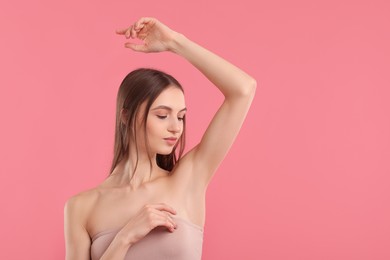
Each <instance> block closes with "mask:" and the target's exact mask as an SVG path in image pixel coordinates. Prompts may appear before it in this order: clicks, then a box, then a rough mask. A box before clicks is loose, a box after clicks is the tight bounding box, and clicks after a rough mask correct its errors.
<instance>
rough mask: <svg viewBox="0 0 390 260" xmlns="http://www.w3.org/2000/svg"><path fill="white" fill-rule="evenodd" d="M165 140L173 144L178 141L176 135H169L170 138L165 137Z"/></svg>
mask: <svg viewBox="0 0 390 260" xmlns="http://www.w3.org/2000/svg"><path fill="white" fill-rule="evenodd" d="M164 140H165V141H167V143H168V144H170V145H173V144H175V143H176V141H177V138H175V137H168V138H164Z"/></svg>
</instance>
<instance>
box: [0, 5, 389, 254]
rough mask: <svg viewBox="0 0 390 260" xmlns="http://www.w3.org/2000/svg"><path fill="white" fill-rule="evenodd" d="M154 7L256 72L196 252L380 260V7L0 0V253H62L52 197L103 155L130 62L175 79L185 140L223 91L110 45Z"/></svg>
mask: <svg viewBox="0 0 390 260" xmlns="http://www.w3.org/2000/svg"><path fill="white" fill-rule="evenodd" d="M142 16H152V17H156V18H158V19H159V20H161V21H162V22H163V23H165V24H167V25H168V26H170V27H171V28H172V29H174V30H176V31H179V32H181V33H183V34H185V35H186V36H187V37H188V38H190V39H192V40H193V41H195V42H197V43H199V44H201V45H203V46H204V47H206V48H208V49H210V50H211V51H214V52H215V53H217V54H219V55H221V56H222V57H223V58H225V59H227V60H228V61H230V62H232V63H233V64H235V65H237V66H239V67H240V68H242V69H243V70H245V71H246V72H248V73H249V74H250V75H252V76H253V77H254V78H256V79H257V82H258V90H257V93H256V97H255V99H254V101H253V106H252V109H251V110H250V111H249V114H248V117H247V119H246V121H245V123H244V126H243V128H242V130H241V133H240V135H239V136H238V138H237V140H236V142H235V143H234V145H233V147H232V149H231V151H230V152H229V154H228V155H227V157H226V159H225V161H224V162H223V164H222V165H221V167H220V168H219V170H218V172H217V174H216V176H215V177H214V179H213V180H212V182H211V184H210V186H209V189H208V192H207V219H206V226H205V237H204V246H203V248H204V252H203V259H209V260H212V259H228V260H229V259H267V260H279V259H291V260H295V259H297V260H298V259H299V260H303V259H335V260H336V259H337V260H338V259H343V260H345V259H354V260H360V259H362V260H363V259H370V260H371V259H376V260H382V259H383V260H384V259H390V221H389V220H390V189H389V186H390V185H389V184H390V177H389V173H390V162H389V158H390V148H389V145H390V140H389V134H390V105H389V97H390V96H389V94H390V90H389V87H390V76H389V67H390V48H389V46H390V30H389V25H390V18H389V17H390V4H389V2H388V1H385V0H383V1H368V0H367V1H356V0H355V1H334V0H333V1H308V0H307V1H262V2H260V1H255V0H252V1H250V0H240V1H231V2H228V1H221V0H218V1H193V2H189V1H179V0H170V1H154V2H151V1H146V2H135V1H80V0H77V1H76V0H72V1H51V0H50V1H49V0H42V1H27V0H24V1H2V3H1V4H0V30H1V41H0V57H1V58H0V59H1V77H0V86H1V92H0V113H1V114H0V118H1V135H0V143H1V146H0V147H1V148H0V160H1V163H0V170H1V175H0V178H1V179H0V183H1V184H0V185H1V187H0V192H1V196H0V203H1V214H0V216H1V222H0V228H1V232H2V235H1V238H0V240H1V241H0V245H1V250H0V259H63V258H64V254H65V248H64V238H63V235H64V234H63V207H64V203H65V201H66V200H67V199H68V198H69V197H70V196H72V195H74V194H76V193H78V192H80V191H82V190H85V189H88V188H91V187H93V186H96V185H97V184H98V183H100V182H101V181H102V180H103V179H104V178H105V176H106V174H107V172H108V170H109V166H110V163H111V159H112V149H113V138H114V118H115V114H114V113H115V98H116V92H117V89H118V87H119V84H120V82H121V80H122V79H123V77H124V76H125V75H126V74H127V73H128V72H129V71H131V70H133V69H135V68H138V67H143V66H145V67H154V68H158V69H162V70H164V71H166V72H168V73H170V74H172V75H174V76H175V77H176V78H177V79H178V80H179V81H180V82H181V83H182V84H183V85H184V87H185V91H186V100H187V106H188V108H189V111H188V120H189V132H188V145H187V150H188V149H189V148H190V147H192V146H193V145H195V144H196V143H197V142H198V141H199V140H200V137H201V135H202V133H203V131H204V130H205V128H206V127H207V124H208V123H209V121H210V120H211V118H212V115H213V114H214V113H215V111H216V109H217V108H218V106H219V105H220V102H221V101H222V95H221V94H220V93H219V92H218V90H217V89H216V88H215V87H214V86H213V85H212V84H211V83H210V82H209V81H208V80H207V79H206V78H205V77H204V76H203V75H202V74H201V73H200V72H199V71H197V70H196V69H195V68H194V67H192V65H191V64H190V63H188V62H187V61H186V60H184V59H183V58H181V57H179V56H175V55H174V54H172V53H159V54H144V53H135V52H132V51H131V50H129V49H125V48H123V44H124V39H122V38H121V37H119V36H117V35H115V33H114V31H115V29H116V28H122V27H126V26H128V25H130V24H131V23H133V22H134V21H135V20H136V19H138V18H140V17H142Z"/></svg>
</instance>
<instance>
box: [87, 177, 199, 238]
mask: <svg viewBox="0 0 390 260" xmlns="http://www.w3.org/2000/svg"><path fill="white" fill-rule="evenodd" d="M157 203H165V204H167V205H169V206H171V207H172V208H174V209H175V210H176V211H177V215H178V216H181V217H182V218H184V219H186V220H187V221H189V222H191V223H194V224H195V225H198V226H201V227H203V226H204V208H205V205H204V200H202V199H191V196H189V194H185V193H183V191H181V190H180V189H174V188H172V187H170V186H167V185H163V184H161V186H157V185H155V186H153V187H147V188H145V189H139V190H137V191H131V192H129V191H128V190H120V189H115V190H107V191H104V192H101V193H100V194H99V196H98V199H97V200H96V201H95V203H94V205H93V207H92V209H91V211H90V214H89V216H88V220H87V231H88V233H89V234H90V236H91V237H93V236H94V235H95V234H98V233H99V232H102V231H105V230H112V229H116V228H118V227H123V226H125V225H126V224H127V223H128V222H129V220H130V219H131V218H133V217H135V216H136V215H137V214H138V213H139V212H140V211H141V210H142V208H143V207H144V206H145V205H147V204H157Z"/></svg>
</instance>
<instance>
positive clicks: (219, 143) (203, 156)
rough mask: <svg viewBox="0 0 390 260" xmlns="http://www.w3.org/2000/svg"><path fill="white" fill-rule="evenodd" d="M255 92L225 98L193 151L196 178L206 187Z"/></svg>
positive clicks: (233, 137) (233, 138)
mask: <svg viewBox="0 0 390 260" xmlns="http://www.w3.org/2000/svg"><path fill="white" fill-rule="evenodd" d="M253 97H254V92H253V93H250V94H248V95H246V96H242V97H237V98H233V99H225V100H224V102H223V104H222V105H221V107H220V108H219V109H218V111H217V112H216V114H215V115H214V117H213V119H212V121H211V122H210V124H209V126H208V128H207V129H206V131H205V133H204V135H203V137H202V139H201V141H200V143H199V144H198V145H197V146H195V147H194V149H193V150H192V151H191V153H193V156H191V157H192V158H193V161H194V162H193V165H194V169H196V170H195V175H196V176H197V177H196V178H197V179H198V180H197V181H199V182H200V183H202V185H204V186H207V184H208V183H209V182H210V180H211V178H212V177H213V175H214V173H215V171H216V169H217V168H218V166H219V164H220V163H221V162H222V160H223V158H224V157H225V156H226V154H227V152H228V151H229V149H230V147H231V145H232V144H233V142H234V140H235V138H236V137H237V134H238V132H239V130H240V128H241V126H242V124H243V122H244V119H245V117H246V115H247V112H248V110H249V107H250V105H251V102H252V99H253Z"/></svg>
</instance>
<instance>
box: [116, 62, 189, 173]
mask: <svg viewBox="0 0 390 260" xmlns="http://www.w3.org/2000/svg"><path fill="white" fill-rule="evenodd" d="M172 85H173V86H175V87H178V88H179V89H180V90H181V91H182V92H183V93H184V90H183V87H182V86H181V85H180V83H179V82H178V81H177V80H176V79H175V78H174V77H172V76H171V75H169V74H167V73H165V72H162V71H160V70H156V69H151V68H139V69H136V70H133V71H132V72H130V73H129V74H127V76H126V77H125V78H124V79H123V81H122V83H121V85H120V87H119V90H118V94H117V101H116V102H117V103H116V123H115V141H114V158H113V160H112V164H111V169H110V173H109V176H110V175H111V174H112V172H113V171H114V169H115V167H116V166H117V164H118V163H119V162H120V161H121V160H122V159H123V158H127V157H128V156H129V144H130V142H132V141H135V140H136V139H137V131H136V123H135V121H136V117H137V114H138V111H139V108H140V106H141V104H142V103H143V102H145V101H146V106H145V110H144V113H143V115H142V121H141V123H142V124H143V126H144V127H143V129H144V137H145V144H147V145H146V148H147V149H148V156H149V147H148V140H147V134H146V121H147V118H148V112H149V109H150V106H151V105H152V103H153V102H154V101H155V99H156V98H157V97H158V96H159V95H160V94H161V92H162V91H163V90H164V89H167V88H168V87H170V86H172ZM122 109H124V111H125V113H124V115H123V116H121V110H122ZM121 117H122V118H121ZM185 125H186V124H185V116H184V117H183V132H182V135H181V136H180V138H179V141H178V142H177V143H176V145H175V146H174V147H173V150H172V152H171V153H170V154H167V155H162V154H157V156H156V157H157V158H156V160H157V165H158V166H159V167H161V168H163V169H165V170H167V171H169V172H170V171H171V170H172V169H173V167H174V166H175V164H176V162H177V161H178V160H179V159H180V158H181V156H182V154H183V151H184V146H185ZM134 144H135V147H136V149H135V150H136V153H137V154H136V156H137V157H136V158H137V161H136V165H135V168H134V172H135V170H136V168H137V165H138V147H137V142H134ZM178 145H180V149H179V155H178V156H177V155H176V148H177V146H178ZM149 162H150V166H151V168H152V161H151V158H150V157H149ZM134 172H133V175H134Z"/></svg>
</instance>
